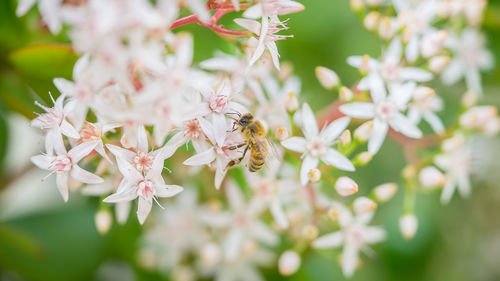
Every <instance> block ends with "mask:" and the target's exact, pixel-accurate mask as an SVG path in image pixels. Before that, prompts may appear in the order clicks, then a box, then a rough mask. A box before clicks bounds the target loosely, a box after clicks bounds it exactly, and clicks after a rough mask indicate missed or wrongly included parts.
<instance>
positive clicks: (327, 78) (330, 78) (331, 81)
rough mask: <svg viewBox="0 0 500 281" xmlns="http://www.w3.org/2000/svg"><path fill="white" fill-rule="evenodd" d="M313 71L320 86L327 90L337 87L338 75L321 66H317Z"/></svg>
mask: <svg viewBox="0 0 500 281" xmlns="http://www.w3.org/2000/svg"><path fill="white" fill-rule="evenodd" d="M315 73H316V78H318V81H319V83H320V84H321V86H323V88H325V89H327V90H331V89H333V88H335V87H337V86H338V85H339V83H340V79H339V76H338V75H337V73H335V71H333V70H331V69H328V68H326V67H323V66H317V67H316V69H315Z"/></svg>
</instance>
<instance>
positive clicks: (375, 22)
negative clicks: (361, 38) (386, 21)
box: [363, 11, 380, 31]
mask: <svg viewBox="0 0 500 281" xmlns="http://www.w3.org/2000/svg"><path fill="white" fill-rule="evenodd" d="M379 23H380V13H379V12H375V11H373V12H370V13H368V15H366V17H365V19H364V20H363V24H364V26H365V28H366V29H368V30H370V31H375V30H377V28H378V26H379Z"/></svg>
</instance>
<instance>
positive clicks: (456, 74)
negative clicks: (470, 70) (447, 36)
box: [441, 59, 465, 85]
mask: <svg viewBox="0 0 500 281" xmlns="http://www.w3.org/2000/svg"><path fill="white" fill-rule="evenodd" d="M464 71H465V67H464V65H463V64H462V62H461V61H460V60H458V59H454V60H452V61H451V62H450V64H449V65H448V66H447V67H446V68H445V70H443V73H442V74H441V79H442V80H443V83H445V84H447V85H451V84H455V83H457V82H458V80H460V78H462V77H463V76H464Z"/></svg>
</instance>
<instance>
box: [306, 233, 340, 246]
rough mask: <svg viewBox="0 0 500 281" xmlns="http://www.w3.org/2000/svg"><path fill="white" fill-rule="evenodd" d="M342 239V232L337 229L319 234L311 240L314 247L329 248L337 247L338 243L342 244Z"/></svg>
mask: <svg viewBox="0 0 500 281" xmlns="http://www.w3.org/2000/svg"><path fill="white" fill-rule="evenodd" d="M343 241H344V239H343V237H342V232H341V231H337V232H333V233H330V234H326V235H323V236H320V237H319V238H317V239H316V240H314V241H313V243H312V246H313V247H314V248H316V249H330V248H336V247H339V246H340V245H342V242H343Z"/></svg>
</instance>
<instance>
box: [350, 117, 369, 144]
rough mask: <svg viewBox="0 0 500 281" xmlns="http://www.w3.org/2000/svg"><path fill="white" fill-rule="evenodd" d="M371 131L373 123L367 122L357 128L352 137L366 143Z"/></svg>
mask: <svg viewBox="0 0 500 281" xmlns="http://www.w3.org/2000/svg"><path fill="white" fill-rule="evenodd" d="M372 130H373V122H372V121H367V122H365V123H363V124H361V126H359V127H358V128H357V129H356V130H355V131H354V137H355V138H356V139H358V140H359V141H361V142H366V141H368V139H370V136H371V134H372Z"/></svg>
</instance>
